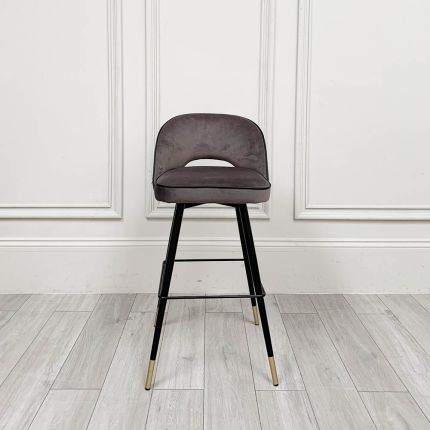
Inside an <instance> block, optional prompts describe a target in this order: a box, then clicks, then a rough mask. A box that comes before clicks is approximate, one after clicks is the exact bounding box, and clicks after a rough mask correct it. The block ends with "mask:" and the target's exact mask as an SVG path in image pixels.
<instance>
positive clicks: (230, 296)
mask: <svg viewBox="0 0 430 430" xmlns="http://www.w3.org/2000/svg"><path fill="white" fill-rule="evenodd" d="M265 295H266V291H265V290H264V288H263V286H261V294H215V295H213V294H208V295H207V296H195V295H193V296H176V295H175V296H167V297H164V296H160V295H159V296H158V297H159V298H160V299H165V300H184V299H186V300H188V299H203V300H206V299H258V298H260V297H264V296H265Z"/></svg>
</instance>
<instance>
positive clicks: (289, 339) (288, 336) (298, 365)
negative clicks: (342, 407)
mask: <svg viewBox="0 0 430 430" xmlns="http://www.w3.org/2000/svg"><path fill="white" fill-rule="evenodd" d="M276 303H277V304H278V307H279V303H278V301H276ZM284 315H287V314H284ZM302 315H307V314H302ZM281 316H282V314H281ZM282 323H283V324H284V327H285V333H286V335H287V339H288V342H289V344H290V346H291V350H292V352H293V357H294V361H295V362H296V365H297V369H298V370H299V373H300V378H301V380H302V382H303V387H305V390H304V391H305V393H306V397H307V399H308V401H309V405H310V406H311V410H312V414H313V416H314V418H315V422H316V424H317V427H318V430H321V426H320V423H319V422H318V418H317V416H316V414H315V409H314V405H313V404H312V401H311V398H310V396H309V393H308V389H307V387H306V385H307V384H306V381H305V378H303V373H302V370H301V369H300V364H299V361H298V360H297V356H296V352H295V351H294V347H293V344H292V343H291V338H290V335H289V333H288V328H287V326H286V325H285V321H284V319H283V318H282Z"/></svg>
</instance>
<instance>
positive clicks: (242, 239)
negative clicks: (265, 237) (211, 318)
mask: <svg viewBox="0 0 430 430" xmlns="http://www.w3.org/2000/svg"><path fill="white" fill-rule="evenodd" d="M235 209H236V219H237V226H238V228H239V236H240V245H241V247H242V254H243V260H244V263H245V272H246V279H247V280H248V288H249V294H251V295H253V294H255V290H254V281H253V280H252V272H251V264H250V262H249V256H248V251H247V249H246V242H245V231H244V227H243V220H242V215H241V213H240V209H239V207H238V206H236V207H235ZM251 305H252V313H253V315H254V323H255V325H258V324H259V323H260V322H259V318H258V311H257V302H256V300H255V298H254V297H251Z"/></svg>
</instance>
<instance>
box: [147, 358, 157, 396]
mask: <svg viewBox="0 0 430 430" xmlns="http://www.w3.org/2000/svg"><path fill="white" fill-rule="evenodd" d="M154 366H155V360H149V365H148V373H147V374H146V382H145V390H150V389H151V384H152V375H153V373H154Z"/></svg>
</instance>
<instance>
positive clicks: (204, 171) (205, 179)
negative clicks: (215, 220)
mask: <svg viewBox="0 0 430 430" xmlns="http://www.w3.org/2000/svg"><path fill="white" fill-rule="evenodd" d="M198 159H218V160H224V161H228V162H229V163H231V164H232V165H233V166H234V167H215V166H194V167H185V166H186V165H187V164H188V163H189V162H190V161H192V160H198ZM268 177H269V175H268V168H267V154H266V144H265V140H264V136H263V133H262V131H261V130H260V128H259V127H258V126H257V125H256V124H255V123H254V122H252V121H251V120H249V119H246V118H243V117H239V116H235V115H225V114H208V113H193V114H185V115H179V116H176V117H174V118H172V119H170V120H169V121H167V122H166V123H165V124H164V125H163V126H162V127H161V129H160V131H159V133H158V136H157V142H156V147H155V157H154V170H153V181H152V182H153V187H154V192H155V197H156V199H157V200H159V201H163V202H167V203H175V211H174V215H173V221H172V227H171V230H170V238H169V244H168V247H167V254H166V259H165V260H164V261H163V264H162V269H161V279H160V286H159V290H158V310H157V316H156V320H155V331H154V338H153V342H152V349H151V356H150V361H149V366H148V373H147V377H146V383H145V389H146V390H149V389H150V388H151V384H152V377H153V371H154V366H155V360H156V357H157V350H158V344H159V341H160V334H161V328H162V324H163V318H164V313H165V310H166V304H167V300H171V299H174V300H178V299H213V298H250V299H251V305H252V310H253V315H254V322H255V324H256V325H258V324H259V318H258V312H257V306H256V304H258V310H259V314H260V319H261V325H262V328H263V334H264V340H265V343H266V349H267V355H268V358H269V367H270V371H271V375H272V382H273V385H275V386H277V385H278V376H277V372H276V366H275V360H274V357H273V349H272V341H271V338H270V330H269V323H268V321H267V314H266V307H265V305H264V296H265V291H264V288H263V285H262V284H261V280H260V272H259V269H258V263H257V256H256V253H255V247H254V240H253V237H252V231H251V224H250V221H249V215H248V208H247V206H246V204H247V203H261V202H265V201H267V200H268V199H269V196H270V182H269V181H268ZM205 203H217V204H221V205H225V206H230V207H232V208H234V209H235V211H236V218H237V224H238V228H239V237H240V243H241V247H242V253H243V259H215V260H214V259H198V260H175V256H176V248H177V245H178V239H179V232H180V229H181V223H182V217H183V213H184V210H185V209H187V208H190V207H193V206H199V205H202V204H205ZM232 260H239V261H244V264H245V272H246V277H247V281H248V287H249V294H242V295H236V294H234V295H216V296H215V295H211V296H208V295H204V296H194V295H193V296H177V295H175V296H169V287H170V281H171V279H172V272H173V266H174V263H175V261H232Z"/></svg>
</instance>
